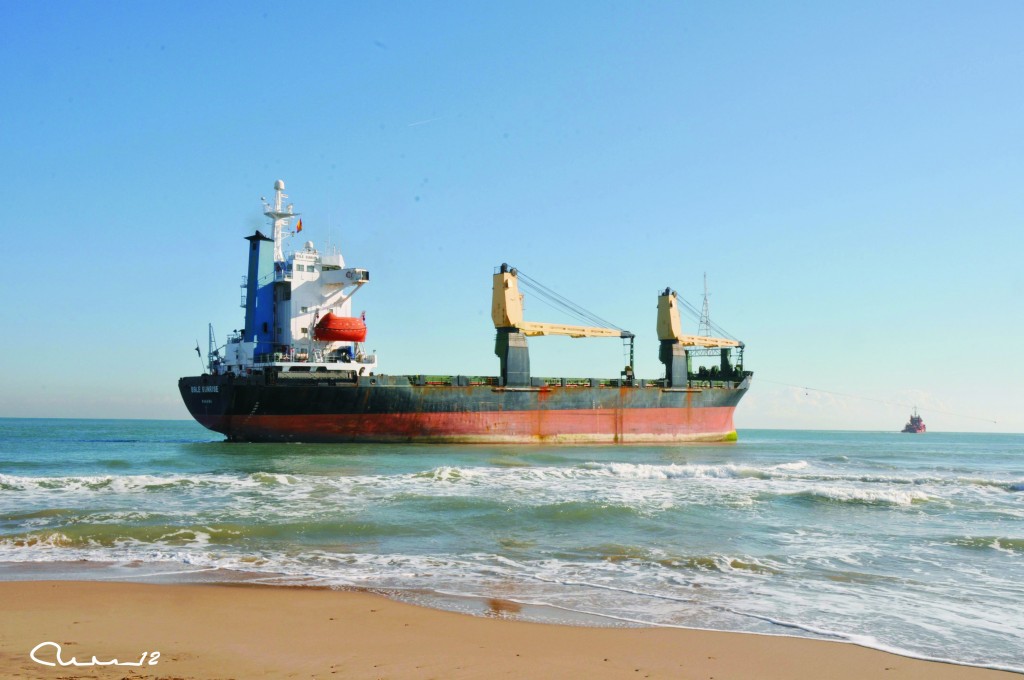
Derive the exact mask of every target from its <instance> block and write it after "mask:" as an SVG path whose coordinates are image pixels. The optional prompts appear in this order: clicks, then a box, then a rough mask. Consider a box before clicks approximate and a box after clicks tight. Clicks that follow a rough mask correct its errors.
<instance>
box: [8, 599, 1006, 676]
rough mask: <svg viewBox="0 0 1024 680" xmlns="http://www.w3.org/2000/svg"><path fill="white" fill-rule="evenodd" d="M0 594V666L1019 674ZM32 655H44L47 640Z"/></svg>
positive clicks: (311, 671)
mask: <svg viewBox="0 0 1024 680" xmlns="http://www.w3.org/2000/svg"><path fill="white" fill-rule="evenodd" d="M0 602H2V603H3V613H2V616H0V677H3V678H54V679H56V678H61V679H62V680H70V679H72V678H118V679H120V678H131V679H133V680H134V679H137V678H152V679H154V680H155V679H162V680H186V679H188V680H191V679H193V678H195V679H200V678H203V679H212V678H237V679H238V680H246V679H248V678H374V679H376V678H424V679H426V678H438V679H449V678H538V679H540V678H588V679H590V678H676V679H679V680H689V679H695V680H696V679H700V680H710V679H714V680H730V679H739V678H743V679H763V680H772V679H775V678H778V679H782V678H785V679H787V680H792V679H801V678H806V679H807V680H811V679H814V680H821V679H823V678H828V679H835V680H842V679H845V678H849V679H850V680H854V679H856V680H864V679H867V678H885V679H886V680H899V679H902V678H921V679H924V678H928V679H929V680H944V679H949V680H952V679H954V678H956V679H958V680H959V679H964V680H970V679H975V678H976V679H978V680H981V679H985V678H988V679H993V680H994V679H996V678H1008V679H1009V678H1013V679H1017V680H1019V678H1020V677H1021V676H1020V675H1018V674H1013V673H1003V672H998V671H991V670H984V669H978V668H969V667H963V666H955V665H950V664H942V663H934V662H926V661H919V660H915V659H909V658H905V657H901V656H896V655H893V654H887V653H885V652H879V651H875V650H871V649H866V648H863V647H858V646H855V645H851V644H841V643H833V642H820V641H815V640H806V639H799V638H790V637H774V636H764V635H744V634H737V633H715V632H706V631H696V630H680V629H667V628H588V627H573V626H561V625H551V624H542V623H528V622H522V621H515V620H502V619H500V618H486V617H478V616H469V615H465V614H457V613H451V612H445V611H438V610H433V609H427V608H423V607H417V606H413V605H408V604H403V603H400V602H395V601H392V600H388V599H386V598H384V597H382V596H379V595H373V594H369V593H360V592H339V591H332V590H325V589H313V588H278V587H261V586H251V585H250V586H245V585H237V586H235V585H145V584H134V583H110V582H56V581H32V582H17V581H15V582H3V583H0ZM492 608H493V609H494V610H495V611H496V612H500V611H501V609H502V603H500V602H494V603H492ZM509 608H510V609H511V610H513V611H514V609H515V606H514V605H511V603H509ZM45 641H52V642H56V643H57V644H59V645H60V646H61V648H62V652H61V654H62V658H63V659H64V660H65V661H67V660H69V659H70V658H71V657H72V656H75V657H77V658H78V659H79V660H80V661H89V660H91V657H92V656H93V655H96V656H97V658H98V659H99V660H100V661H104V660H110V659H113V658H118V659H121V660H124V661H136V662H137V661H139V660H140V658H141V657H142V655H143V653H144V652H155V651H159V653H160V656H159V658H158V660H157V664H156V665H154V666H148V665H144V666H141V667H126V666H107V667H98V666H96V667H82V668H75V667H70V666H69V667H65V668H61V667H47V666H42V665H40V664H37V663H35V662H34V661H32V660H31V659H30V657H29V653H30V651H31V650H32V648H33V647H35V646H36V645H37V644H39V643H41V642H45ZM37 656H38V657H39V658H40V659H42V660H49V661H51V662H52V661H54V660H55V657H56V649H55V648H53V647H50V646H47V647H45V648H43V649H41V650H40V651H39V652H37ZM150 658H151V657H150V656H147V657H146V659H147V661H148V660H149V659H150Z"/></svg>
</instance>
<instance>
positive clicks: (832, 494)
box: [781, 486, 932, 507]
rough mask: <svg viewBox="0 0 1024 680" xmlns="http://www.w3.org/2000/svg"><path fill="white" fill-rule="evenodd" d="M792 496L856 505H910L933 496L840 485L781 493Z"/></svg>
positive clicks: (925, 500) (922, 501)
mask: <svg viewBox="0 0 1024 680" xmlns="http://www.w3.org/2000/svg"><path fill="white" fill-rule="evenodd" d="M781 495H782V496H786V497H790V498H799V499H803V500H809V501H813V502H823V503H838V504H843V503H850V504H855V505H895V506H903V507H906V506H910V505H913V504H915V503H926V502H928V501H930V500H932V497H931V496H929V495H928V494H926V493H923V492H921V491H905V490H902V489H851V488H846V487H839V486H825V487H815V488H811V489H802V490H799V491H790V492H785V493H783V494H781Z"/></svg>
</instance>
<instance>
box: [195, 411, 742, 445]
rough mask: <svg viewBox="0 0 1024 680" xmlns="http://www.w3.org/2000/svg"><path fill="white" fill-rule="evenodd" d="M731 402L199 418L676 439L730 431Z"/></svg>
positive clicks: (438, 432) (258, 425) (296, 430)
mask: <svg viewBox="0 0 1024 680" xmlns="http://www.w3.org/2000/svg"><path fill="white" fill-rule="evenodd" d="M734 410H735V407H732V406H719V407H708V408H636V409H574V410H557V411H554V410H543V409H538V410H532V411H479V412H470V413H466V412H462V413H458V412H456V413H451V412H449V413H374V414H369V413H363V414H332V415H236V416H203V415H196V419H197V420H198V421H199V422H200V423H202V424H203V425H204V426H206V427H208V428H210V429H211V430H215V431H217V432H223V433H225V434H227V435H228V436H229V437H231V438H233V439H235V438H237V439H245V440H253V439H255V440H261V441H268V440H269V441H289V440H296V441H299V440H301V441H335V442H337V441H364V442H370V441H378V442H380V441H402V442H417V441H421V442H443V441H448V442H467V443H472V442H479V443H487V442H544V441H550V442H609V443H612V442H680V441H726V440H732V439H735V437H736V431H735V428H734V426H733V411H734Z"/></svg>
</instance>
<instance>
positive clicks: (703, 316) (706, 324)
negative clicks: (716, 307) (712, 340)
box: [697, 272, 711, 338]
mask: <svg viewBox="0 0 1024 680" xmlns="http://www.w3.org/2000/svg"><path fill="white" fill-rule="evenodd" d="M697 335H703V336H704V337H706V338H707V337H711V314H710V312H709V311H708V273H707V272H704V306H703V307H701V310H700V325H698V326H697Z"/></svg>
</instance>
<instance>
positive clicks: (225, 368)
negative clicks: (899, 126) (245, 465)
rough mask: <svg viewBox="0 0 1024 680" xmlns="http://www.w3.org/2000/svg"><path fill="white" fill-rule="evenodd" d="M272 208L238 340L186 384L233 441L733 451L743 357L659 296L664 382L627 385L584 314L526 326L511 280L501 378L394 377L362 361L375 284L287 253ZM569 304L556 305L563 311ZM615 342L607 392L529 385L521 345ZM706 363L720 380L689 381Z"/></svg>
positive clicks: (515, 278) (283, 223) (279, 203)
mask: <svg viewBox="0 0 1024 680" xmlns="http://www.w3.org/2000/svg"><path fill="white" fill-rule="evenodd" d="M274 191H275V196H274V201H273V203H268V202H266V201H264V214H265V215H266V216H267V218H268V219H269V220H270V223H271V229H270V233H271V236H270V237H268V236H265V235H264V234H263V233H262V232H261V231H257V232H256V233H254V234H252V235H251V236H248V237H246V241H247V242H248V246H247V248H248V275H247V276H246V277H245V280H244V281H243V284H242V287H243V300H242V306H243V307H244V308H245V326H244V328H243V329H242V330H241V331H236V332H235V333H233V334H232V335H231V336H229V338H228V340H227V342H226V343H225V345H223V346H221V347H218V346H217V343H216V342H215V340H214V335H213V330H212V327H211V330H210V338H211V340H210V349H209V354H208V365H207V372H205V373H204V374H203V375H200V376H194V377H187V378H181V379H180V380H179V390H180V392H181V395H182V398H183V399H184V401H185V404H186V406H187V407H188V409H189V412H190V413H191V414H192V416H193V417H194V418H195V419H196V420H197V421H199V422H200V423H201V424H203V425H204V426H206V427H208V428H210V429H212V430H215V431H217V432H222V433H224V434H225V435H226V436H227V437H228V439H230V440H240V441H326V442H346V441H367V442H373V441H443V442H677V441H693V440H730V439H735V437H736V432H735V428H734V426H733V412H734V410H735V407H736V405H737V404H738V403H739V400H740V399H741V398H742V396H743V394H745V392H746V390H747V389H748V387H749V385H750V380H751V376H752V373H750V372H749V371H745V370H744V369H743V349H744V347H743V344H742V343H740V342H739V341H737V340H735V339H733V338H721V337H710V336H709V335H688V334H686V333H684V332H683V328H682V324H681V322H680V317H679V304H680V300H681V299H680V298H679V297H678V295H677V294H676V293H675V291H673V290H671V289H669V288H666V289H665V290H664V291H663V292H661V293H660V294H659V296H658V307H657V309H658V316H657V333H658V338H659V341H660V349H659V358H660V360H661V362H662V363H663V364H664V366H665V375H664V377H662V378H659V379H643V378H637V377H636V376H635V375H634V374H633V359H634V356H633V339H634V337H635V336H634V334H633V333H631V332H630V331H626V330H623V329H621V328H618V327H615V326H612V325H611V324H609V323H607V322H604V321H603V320H602V319H600V318H599V317H596V316H593V315H590V314H589V313H586V314H585V315H584V316H583V318H585V319H587V320H593V321H594V325H590V326H579V325H565V324H556V323H547V322H537V321H526V320H525V319H524V318H523V304H522V301H523V294H522V293H520V289H519V283H520V279H521V278H522V280H523V281H529V279H528V277H525V275H522V276H521V274H520V272H518V271H517V270H516V268H514V267H511V266H509V265H507V264H503V265H501V266H500V267H499V268H497V270H496V271H495V273H494V276H493V279H492V305H491V317H492V321H493V322H494V327H495V334H496V337H495V354H496V355H497V357H498V363H499V368H500V370H499V374H498V375H496V376H465V375H446V376H431V375H386V374H381V373H380V372H379V371H378V370H377V369H378V366H377V357H376V356H374V355H372V354H367V353H366V352H365V350H364V349H363V341H364V340H365V339H366V334H367V327H366V323H365V314H360V315H358V316H356V315H354V314H353V305H352V302H353V296H354V295H355V294H356V293H357V292H358V291H359V290H360V288H361V287H362V286H364V285H365V284H367V283H368V282H369V280H370V274H369V272H368V271H367V270H366V269H361V268H356V267H347V266H346V264H345V261H344V258H343V257H342V256H341V254H340V253H338V252H336V251H335V252H331V253H321V252H319V251H318V250H317V249H316V248H315V247H314V245H313V243H312V242H311V241H306V242H305V243H304V245H303V246H302V247H301V248H300V249H299V250H297V251H295V252H292V253H288V254H286V253H285V249H284V244H285V241H286V239H288V238H294V237H297V236H298V235H299V234H300V233H301V232H302V222H301V219H299V221H298V222H297V223H296V224H295V227H294V228H292V221H293V220H296V219H298V218H299V214H298V213H296V212H295V211H294V208H293V206H292V205H291V204H286V203H285V200H286V199H287V195H286V194H285V193H284V182H283V181H280V180H278V181H277V182H276V183H275V185H274ZM558 297H560V296H558ZM545 335H567V336H570V337H574V338H597V337H605V338H608V337H613V338H621V339H622V340H623V342H625V343H626V344H627V345H628V350H629V359H628V364H627V365H626V367H625V369H624V370H622V371H621V372H620V373H619V375H618V376H617V377H613V378H592V377H591V378H567V377H559V378H542V377H536V376H533V375H532V374H531V372H530V359H529V348H528V345H527V338H528V337H536V336H545ZM695 357H699V358H700V360H701V361H702V362H706V361H707V359H708V357H713V358H714V360H715V361H714V362H713V365H712V366H711V367H710V368H708V366H706V365H705V366H701V367H700V368H699V369H698V370H694V366H693V365H692V362H693V360H694V358H695Z"/></svg>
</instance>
